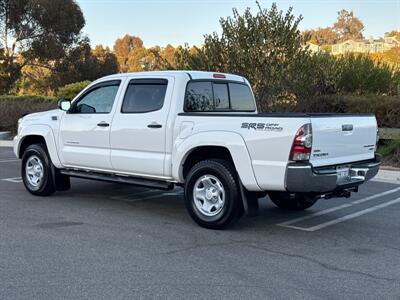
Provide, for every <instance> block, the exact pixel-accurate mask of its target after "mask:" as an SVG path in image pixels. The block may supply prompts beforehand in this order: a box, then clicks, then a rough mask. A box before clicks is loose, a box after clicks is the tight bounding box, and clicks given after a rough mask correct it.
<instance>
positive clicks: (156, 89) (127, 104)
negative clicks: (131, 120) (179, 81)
mask: <svg viewBox="0 0 400 300" xmlns="http://www.w3.org/2000/svg"><path fill="white" fill-rule="evenodd" d="M167 85H168V81H167V80H165V79H134V80H131V81H130V82H129V85H128V87H127V89H126V93H125V96H124V101H123V104H122V109H121V112H122V113H146V112H151V111H156V110H160V109H161V108H162V107H163V105H164V98H165V93H166V91H167Z"/></svg>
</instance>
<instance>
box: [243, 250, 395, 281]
mask: <svg viewBox="0 0 400 300" xmlns="http://www.w3.org/2000/svg"><path fill="white" fill-rule="evenodd" d="M246 246H248V247H250V248H253V249H258V250H262V251H265V252H268V253H274V254H278V255H283V256H286V257H292V258H300V259H302V260H305V261H308V262H311V263H314V264H317V265H319V266H321V267H323V268H324V269H327V270H330V271H336V272H342V273H348V274H353V275H361V276H365V277H368V278H371V279H375V280H385V281H391V282H396V281H399V279H397V278H390V277H383V276H376V275H373V274H370V273H366V272H362V271H357V270H350V269H345V268H340V267H337V266H333V265H331V264H327V263H323V262H321V261H319V260H317V259H313V258H310V257H307V256H303V255H300V254H291V253H286V252H282V251H278V250H272V249H267V248H264V247H260V246H256V245H249V244H248V245H246Z"/></svg>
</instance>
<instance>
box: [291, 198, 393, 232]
mask: <svg viewBox="0 0 400 300" xmlns="http://www.w3.org/2000/svg"><path fill="white" fill-rule="evenodd" d="M396 203H400V198H397V199H394V200H391V201H388V202H385V203H381V204H378V205H375V206H372V207H370V208H367V209H364V210H360V211H358V212H355V213H352V214H349V215H345V216H343V217H340V218H337V219H334V220H331V221H328V222H325V223H322V224H318V225H315V226H312V227H298V226H290V225H289V226H284V227H287V228H292V229H297V230H303V231H316V230H319V229H322V228H325V227H328V226H332V225H335V224H338V223H341V222H344V221H347V220H350V219H354V218H357V217H359V216H362V215H365V214H367V213H370V212H373V211H376V210H378V209H381V208H384V207H388V206H390V205H393V204H396Z"/></svg>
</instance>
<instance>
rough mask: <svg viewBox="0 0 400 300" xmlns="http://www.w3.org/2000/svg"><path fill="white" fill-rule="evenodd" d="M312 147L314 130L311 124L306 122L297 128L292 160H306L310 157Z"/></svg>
mask: <svg viewBox="0 0 400 300" xmlns="http://www.w3.org/2000/svg"><path fill="white" fill-rule="evenodd" d="M311 148H312V130H311V124H310V123H308V124H304V125H303V126H301V127H300V129H299V130H297V133H296V136H295V138H294V141H293V146H292V150H291V151H290V157H289V159H290V160H294V161H304V160H309V159H310V154H311Z"/></svg>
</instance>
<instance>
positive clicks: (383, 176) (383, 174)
mask: <svg viewBox="0 0 400 300" xmlns="http://www.w3.org/2000/svg"><path fill="white" fill-rule="evenodd" d="M372 180H373V181H381V182H387V183H395V184H400V171H394V170H385V169H381V170H379V172H378V174H377V175H376V176H375V177H374V178H373V179H372Z"/></svg>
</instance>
